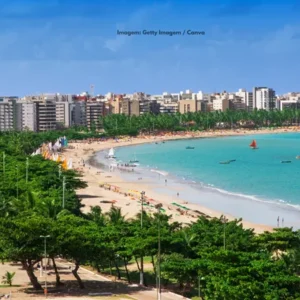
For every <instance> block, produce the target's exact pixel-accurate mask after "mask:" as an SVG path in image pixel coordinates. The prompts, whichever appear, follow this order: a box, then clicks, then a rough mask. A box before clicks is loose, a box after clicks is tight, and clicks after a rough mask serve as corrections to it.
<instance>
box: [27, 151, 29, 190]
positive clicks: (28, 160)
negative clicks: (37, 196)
mask: <svg viewBox="0 0 300 300" xmlns="http://www.w3.org/2000/svg"><path fill="white" fill-rule="evenodd" d="M28 167H29V160H28V157H26V184H27V183H28Z"/></svg>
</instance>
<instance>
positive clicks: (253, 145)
mask: <svg viewBox="0 0 300 300" xmlns="http://www.w3.org/2000/svg"><path fill="white" fill-rule="evenodd" d="M249 146H250V148H252V149H253V150H255V149H258V147H257V143H256V140H253V141H252V143H251V144H250V145H249Z"/></svg>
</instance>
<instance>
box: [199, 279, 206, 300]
mask: <svg viewBox="0 0 300 300" xmlns="http://www.w3.org/2000/svg"><path fill="white" fill-rule="evenodd" d="M204 279H205V278H204V277H201V276H200V275H199V276H198V298H199V299H200V297H201V280H204ZM201 299H202V298H201Z"/></svg>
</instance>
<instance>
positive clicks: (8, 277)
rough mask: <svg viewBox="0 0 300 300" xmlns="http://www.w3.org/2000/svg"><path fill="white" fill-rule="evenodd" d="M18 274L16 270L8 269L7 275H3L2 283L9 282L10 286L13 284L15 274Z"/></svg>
mask: <svg viewBox="0 0 300 300" xmlns="http://www.w3.org/2000/svg"><path fill="white" fill-rule="evenodd" d="M15 275H16V272H12V273H10V272H8V271H6V273H5V275H4V276H2V283H3V284H8V285H9V286H12V283H13V279H14V276H15Z"/></svg>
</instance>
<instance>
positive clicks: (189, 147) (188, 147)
mask: <svg viewBox="0 0 300 300" xmlns="http://www.w3.org/2000/svg"><path fill="white" fill-rule="evenodd" d="M185 149H195V147H191V146H187V147H185Z"/></svg>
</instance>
